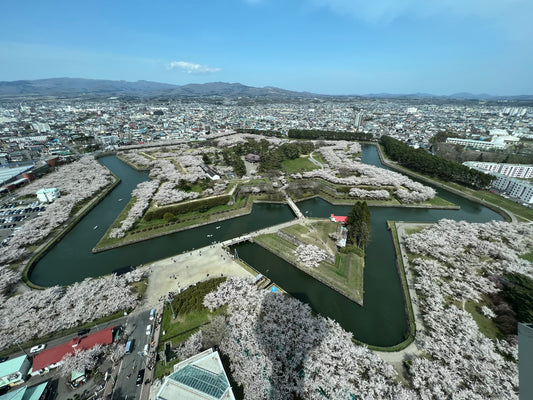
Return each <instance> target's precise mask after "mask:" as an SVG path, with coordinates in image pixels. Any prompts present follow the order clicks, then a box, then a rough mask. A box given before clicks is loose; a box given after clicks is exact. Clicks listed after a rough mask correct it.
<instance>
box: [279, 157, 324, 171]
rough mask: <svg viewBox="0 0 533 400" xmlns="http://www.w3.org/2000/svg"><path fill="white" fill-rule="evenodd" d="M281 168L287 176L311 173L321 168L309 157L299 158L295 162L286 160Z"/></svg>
mask: <svg viewBox="0 0 533 400" xmlns="http://www.w3.org/2000/svg"><path fill="white" fill-rule="evenodd" d="M281 167H282V168H283V171H284V172H285V173H287V174H295V173H297V172H305V171H311V170H313V169H319V168H320V167H318V166H317V165H315V164H313V163H312V162H311V161H310V160H309V158H307V157H299V158H296V159H294V160H285V161H283V162H282V163H281Z"/></svg>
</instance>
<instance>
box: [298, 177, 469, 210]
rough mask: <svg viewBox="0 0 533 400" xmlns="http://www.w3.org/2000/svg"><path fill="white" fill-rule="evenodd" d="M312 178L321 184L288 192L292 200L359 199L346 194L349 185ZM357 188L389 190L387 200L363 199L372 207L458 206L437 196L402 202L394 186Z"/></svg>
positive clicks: (345, 201) (336, 201) (340, 202)
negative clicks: (421, 200)
mask: <svg viewBox="0 0 533 400" xmlns="http://www.w3.org/2000/svg"><path fill="white" fill-rule="evenodd" d="M313 180H315V181H317V182H320V183H322V186H321V187H319V188H317V189H312V188H304V189H300V190H293V191H291V193H290V194H291V197H292V198H293V199H294V200H296V201H298V200H300V199H305V198H309V197H312V196H319V197H321V198H322V199H324V200H326V201H327V202H329V203H331V204H338V205H344V204H353V203H355V202H356V201H358V200H361V199H359V198H356V197H351V196H349V195H348V192H349V190H350V188H351V187H349V186H345V185H339V184H334V183H330V182H326V181H325V180H323V179H320V178H314V179H309V181H310V182H311V181H313ZM357 188H359V189H364V190H376V189H383V190H387V191H389V193H390V198H389V199H388V200H371V199H367V200H365V201H366V203H367V204H368V205H369V206H371V207H372V206H373V207H420V208H451V209H457V208H459V207H457V206H456V205H455V204H453V203H451V202H449V201H447V200H444V199H442V198H440V197H438V196H435V197H434V198H432V199H430V200H428V201H424V202H422V203H412V204H408V203H402V202H401V201H399V200H398V199H397V198H396V197H394V190H396V188H394V187H392V186H391V187H381V188H376V187H374V186H365V185H359V186H357Z"/></svg>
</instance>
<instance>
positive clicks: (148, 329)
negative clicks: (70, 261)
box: [146, 324, 152, 336]
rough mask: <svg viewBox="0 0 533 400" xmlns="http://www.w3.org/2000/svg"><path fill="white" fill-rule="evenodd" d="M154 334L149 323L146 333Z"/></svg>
mask: <svg viewBox="0 0 533 400" xmlns="http://www.w3.org/2000/svg"><path fill="white" fill-rule="evenodd" d="M151 334H152V325H150V324H148V325H146V335H148V336H149V335H151Z"/></svg>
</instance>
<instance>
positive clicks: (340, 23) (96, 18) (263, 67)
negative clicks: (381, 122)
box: [0, 0, 533, 95]
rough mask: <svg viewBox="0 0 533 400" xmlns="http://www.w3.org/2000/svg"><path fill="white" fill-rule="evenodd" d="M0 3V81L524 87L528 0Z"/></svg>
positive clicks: (511, 90)
mask: <svg viewBox="0 0 533 400" xmlns="http://www.w3.org/2000/svg"><path fill="white" fill-rule="evenodd" d="M2 3H3V4H2V12H1V14H0V81H2V80H4V81H11V80H19V79H40V78H52V77H81V78H94V79H113V80H127V81H136V80H150V81H156V82H166V83H174V84H186V83H204V82H213V81H222V82H240V83H243V84H245V85H250V86H276V87H281V88H284V89H289V90H298V91H309V92H315V93H324V94H367V93H380V92H388V93H415V92H426V93H433V94H452V93H456V92H463V91H464V92H472V93H489V94H494V95H516V94H533V23H532V22H531V21H533V0H371V1H370V0H192V1H182V0H174V1H157V0H154V1H135V0H106V1H98V0H92V1H88V2H78V1H55V0H48V1H41V0H35V1H28V0H18V1H5V2H2Z"/></svg>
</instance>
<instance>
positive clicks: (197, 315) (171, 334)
mask: <svg viewBox="0 0 533 400" xmlns="http://www.w3.org/2000/svg"><path fill="white" fill-rule="evenodd" d="M225 312H226V309H225V307H221V308H219V309H217V310H215V312H210V311H209V310H202V311H192V312H189V313H187V314H185V315H177V316H176V319H175V320H173V319H172V311H171V310H170V307H169V305H168V304H167V305H166V306H165V309H164V311H163V317H162V320H161V330H160V334H159V344H158V346H157V351H158V352H160V351H163V350H164V348H165V343H168V342H170V343H171V344H172V346H173V347H175V346H176V345H178V344H179V343H181V342H183V341H185V340H187V339H188V338H189V336H191V335H192V334H193V333H194V332H196V331H198V330H199V329H200V328H201V327H202V326H204V325H207V324H208V323H209V322H210V321H211V319H212V318H213V317H215V316H217V315H221V314H224V313H225ZM163 331H165V334H164V335H163ZM178 362H179V360H178V359H174V360H171V361H169V362H167V363H165V361H164V360H161V361H159V362H158V363H156V365H155V370H154V379H157V378H161V377H163V376H165V375H168V374H169V373H170V372H172V370H173V366H174V364H176V363H178Z"/></svg>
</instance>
